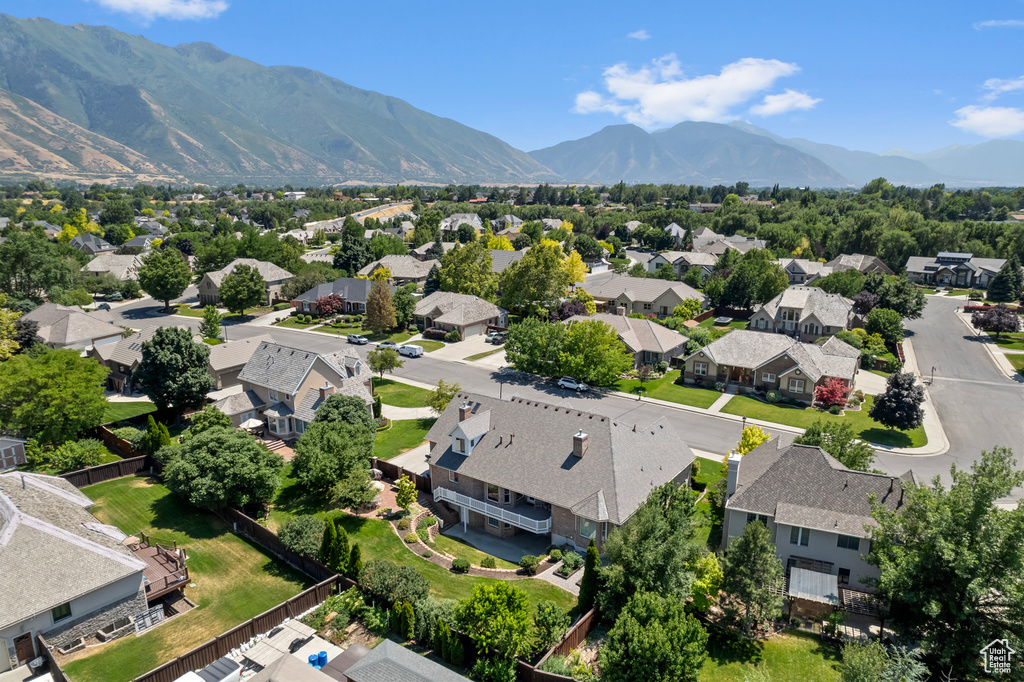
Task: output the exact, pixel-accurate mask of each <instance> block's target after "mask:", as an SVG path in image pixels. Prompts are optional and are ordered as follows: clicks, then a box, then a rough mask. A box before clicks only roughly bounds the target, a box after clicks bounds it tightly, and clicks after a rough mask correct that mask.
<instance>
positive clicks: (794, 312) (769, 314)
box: [748, 286, 863, 342]
mask: <svg viewBox="0 0 1024 682" xmlns="http://www.w3.org/2000/svg"><path fill="white" fill-rule="evenodd" d="M862 325H863V320H862V318H861V316H860V315H858V314H857V313H855V312H854V311H853V301H851V300H850V299H848V298H845V297H844V296H842V295H840V294H829V293H826V292H825V291H824V290H822V289H819V288H818V287H801V286H794V287H789V288H787V289H785V290H784V291H783V292H782V293H781V294H779V295H778V296H776V297H775V298H773V299H772V300H770V301H768V302H767V303H765V304H764V305H763V306H761V307H760V308H758V309H757V310H756V311H755V312H754V314H753V315H752V316H751V318H750V324H749V326H748V328H749V329H754V330H763V331H774V332H779V333H783V334H789V335H790V336H795V337H797V338H799V339H800V340H801V341H807V342H810V341H814V340H815V339H818V338H820V337H822V336H831V335H833V334H836V333H838V332H841V331H843V330H844V329H853V328H854V327H860V326H862Z"/></svg>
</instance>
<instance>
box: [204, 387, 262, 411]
mask: <svg viewBox="0 0 1024 682" xmlns="http://www.w3.org/2000/svg"><path fill="white" fill-rule="evenodd" d="M264 405H266V403H264V402H263V399H262V398H260V397H259V395H258V394H257V393H256V392H255V391H242V392H241V393H232V394H231V395H229V396H227V397H226V398H221V399H220V400H218V401H217V402H215V403H214V404H213V406H214V407H216V408H217V409H218V410H220V411H221V412H223V413H224V414H226V415H228V416H232V415H236V414H243V413H245V412H251V411H252V410H258V409H259V408H261V407H263V406H264Z"/></svg>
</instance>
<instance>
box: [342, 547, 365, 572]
mask: <svg viewBox="0 0 1024 682" xmlns="http://www.w3.org/2000/svg"><path fill="white" fill-rule="evenodd" d="M362 570H363V553H362V550H360V549H359V545H358V544H357V543H354V542H353V543H352V551H351V552H350V553H349V555H348V570H346V571H345V575H346V576H348V577H349V578H352V580H357V579H358V578H359V574H360V573H361V572H362Z"/></svg>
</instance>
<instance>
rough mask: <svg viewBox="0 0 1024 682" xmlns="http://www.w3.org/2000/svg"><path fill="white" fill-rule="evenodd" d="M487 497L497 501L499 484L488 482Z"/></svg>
mask: <svg viewBox="0 0 1024 682" xmlns="http://www.w3.org/2000/svg"><path fill="white" fill-rule="evenodd" d="M487 499H488V500H493V501H495V502H497V501H498V486H496V485H491V484H490V483H488V484H487Z"/></svg>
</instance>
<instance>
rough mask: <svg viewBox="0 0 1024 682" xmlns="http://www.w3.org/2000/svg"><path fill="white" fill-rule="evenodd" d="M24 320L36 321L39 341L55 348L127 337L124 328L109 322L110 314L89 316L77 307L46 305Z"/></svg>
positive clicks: (26, 314)
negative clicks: (122, 336) (112, 337)
mask: <svg viewBox="0 0 1024 682" xmlns="http://www.w3.org/2000/svg"><path fill="white" fill-rule="evenodd" d="M22 319H25V320H31V321H35V322H37V323H38V324H39V331H38V334H39V336H40V338H42V339H43V342H44V343H47V344H51V345H54V346H71V345H74V344H77V343H81V342H83V341H94V340H96V339H101V338H107V337H111V336H115V335H122V334H124V330H123V329H121V328H120V327H117V326H115V325H113V324H111V323H110V322H109V320H110V319H111V317H110V314H109V313H106V314H104V313H103V311H96V312H92V313H86V312H83V311H82V309H81V308H79V307H78V306H63V305H57V304H56V303H44V304H43V305H41V306H39V307H38V308H36V309H35V310H33V311H32V312H29V313H25V314H24V315H23V316H22Z"/></svg>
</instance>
